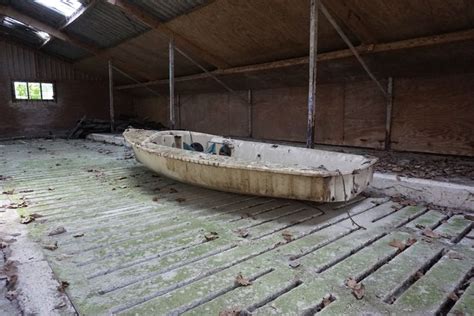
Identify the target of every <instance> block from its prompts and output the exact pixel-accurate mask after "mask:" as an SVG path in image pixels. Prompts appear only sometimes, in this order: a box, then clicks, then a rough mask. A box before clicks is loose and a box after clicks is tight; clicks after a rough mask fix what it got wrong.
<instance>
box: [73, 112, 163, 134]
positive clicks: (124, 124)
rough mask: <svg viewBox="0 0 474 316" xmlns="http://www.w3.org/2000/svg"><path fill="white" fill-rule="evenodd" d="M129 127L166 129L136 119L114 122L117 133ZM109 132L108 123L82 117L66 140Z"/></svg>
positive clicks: (150, 122)
mask: <svg viewBox="0 0 474 316" xmlns="http://www.w3.org/2000/svg"><path fill="white" fill-rule="evenodd" d="M130 126H133V127H134V128H142V129H153V130H162V129H166V126H164V125H163V124H161V123H159V122H154V121H151V120H148V119H143V120H139V119H136V118H129V117H122V118H121V119H119V120H117V121H115V130H116V131H117V132H123V131H124V130H126V129H127V128H129V127H130ZM109 132H110V121H108V120H102V119H88V118H86V117H83V118H82V119H80V120H79V121H78V122H77V124H76V126H75V127H74V128H73V129H72V130H71V131H70V132H69V135H68V138H85V137H86V136H87V135H88V134H91V133H109Z"/></svg>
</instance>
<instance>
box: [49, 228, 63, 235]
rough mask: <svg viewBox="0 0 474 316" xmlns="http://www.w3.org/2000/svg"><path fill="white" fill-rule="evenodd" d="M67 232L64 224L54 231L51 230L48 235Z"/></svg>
mask: <svg viewBox="0 0 474 316" xmlns="http://www.w3.org/2000/svg"><path fill="white" fill-rule="evenodd" d="M65 232H66V229H65V228H64V227H62V226H59V227H56V228H55V229H53V230H52V231H50V232H49V234H48V236H55V235H59V234H63V233H65Z"/></svg>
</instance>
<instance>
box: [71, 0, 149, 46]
mask: <svg viewBox="0 0 474 316" xmlns="http://www.w3.org/2000/svg"><path fill="white" fill-rule="evenodd" d="M149 29H150V28H149V27H147V26H146V25H144V24H143V23H141V22H139V21H137V20H134V19H132V18H130V17H128V16H126V15H125V14H124V13H122V12H121V11H120V10H119V9H118V8H116V7H115V6H113V5H110V4H107V3H103V2H99V3H98V4H97V5H96V6H94V7H93V8H91V9H90V10H88V11H87V12H86V13H84V14H83V15H82V16H81V17H80V18H78V19H77V20H76V21H74V22H73V23H71V24H70V25H69V26H68V27H67V28H66V29H65V30H66V31H67V32H68V33H71V34H73V35H75V36H77V37H79V38H81V39H82V40H84V41H86V42H89V43H91V44H93V45H96V46H99V47H101V48H107V47H111V46H115V45H117V44H118V43H120V42H122V41H124V40H126V39H128V38H131V37H134V36H137V35H139V34H142V33H144V32H146V31H148V30H149Z"/></svg>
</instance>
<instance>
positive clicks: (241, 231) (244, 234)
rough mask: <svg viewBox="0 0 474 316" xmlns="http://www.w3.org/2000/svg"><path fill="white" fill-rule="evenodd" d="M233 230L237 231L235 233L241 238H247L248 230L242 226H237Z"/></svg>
mask: <svg viewBox="0 0 474 316" xmlns="http://www.w3.org/2000/svg"><path fill="white" fill-rule="evenodd" d="M235 232H236V233H237V235H239V236H240V237H242V238H247V237H248V236H249V232H248V230H246V229H244V228H239V229H237V230H236V231H235Z"/></svg>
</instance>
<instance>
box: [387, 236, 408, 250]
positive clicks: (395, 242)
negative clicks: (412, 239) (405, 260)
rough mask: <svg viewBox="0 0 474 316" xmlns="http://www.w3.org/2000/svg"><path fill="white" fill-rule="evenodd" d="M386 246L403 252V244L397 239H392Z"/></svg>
mask: <svg viewBox="0 0 474 316" xmlns="http://www.w3.org/2000/svg"><path fill="white" fill-rule="evenodd" d="M388 244H389V245H390V246H391V247H394V248H398V250H400V251H403V250H404V249H405V244H404V243H403V241H401V240H398V239H392V241H390V242H389V243H388Z"/></svg>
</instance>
